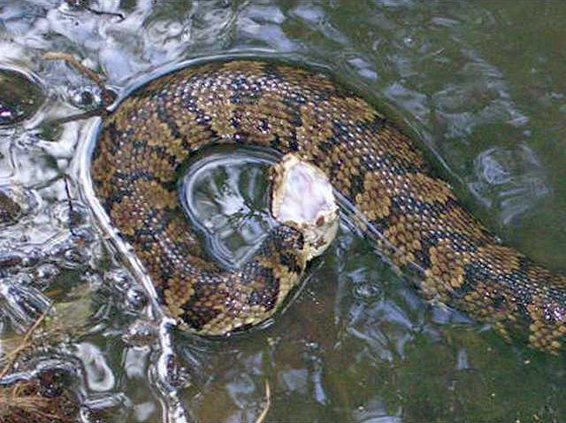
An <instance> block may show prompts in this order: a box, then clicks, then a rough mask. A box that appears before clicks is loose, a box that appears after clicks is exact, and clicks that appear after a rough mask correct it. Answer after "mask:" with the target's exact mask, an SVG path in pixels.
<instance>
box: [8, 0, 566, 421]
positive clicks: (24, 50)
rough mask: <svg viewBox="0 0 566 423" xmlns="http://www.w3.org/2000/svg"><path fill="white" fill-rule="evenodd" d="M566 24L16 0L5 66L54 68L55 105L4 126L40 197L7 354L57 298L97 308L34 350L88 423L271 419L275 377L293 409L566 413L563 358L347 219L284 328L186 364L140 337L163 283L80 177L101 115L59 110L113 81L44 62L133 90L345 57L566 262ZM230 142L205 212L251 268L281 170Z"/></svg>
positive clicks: (423, 5)
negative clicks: (389, 251)
mask: <svg viewBox="0 0 566 423" xmlns="http://www.w3.org/2000/svg"><path fill="white" fill-rule="evenodd" d="M86 6H88V7H89V8H90V9H91V10H88V9H87V8H86ZM95 11H106V12H111V13H112V14H100V13H95ZM565 21H566V4H563V3H562V2H492V1H474V2H457V1H450V2H447V1H429V2H417V1H411V0H381V1H378V0H375V1H361V0H360V1H346V0H343V1H339V0H329V1H322V2H319V1H307V0H301V1H284V0H280V1H275V0H271V1H270V0H265V1H234V2H231V1H222V0H208V1H193V2H191V1H167V2H152V1H149V0H138V1H134V0H130V1H122V2H120V1H111V0H100V1H90V2H88V1H85V2H74V1H60V0H37V1H20V0H2V1H1V2H0V67H1V68H4V69H11V70H17V71H20V72H23V73H24V74H27V75H30V76H32V77H33V78H36V79H37V81H40V83H41V86H42V87H43V89H44V91H45V96H46V97H47V100H46V101H45V103H44V104H43V106H41V107H40V109H39V111H38V112H37V113H36V114H35V115H34V116H31V117H29V118H28V119H27V120H25V121H24V122H22V123H18V124H16V125H11V126H3V127H0V190H2V192H8V193H11V194H10V195H14V196H15V198H16V199H17V200H18V201H19V202H20V203H21V205H22V215H21V216H20V217H19V219H18V220H17V222H15V223H9V224H5V225H2V226H1V227H0V266H1V267H0V303H1V304H2V307H1V311H0V315H1V316H2V319H1V320H0V336H1V337H2V338H3V339H4V340H5V341H4V342H3V343H0V346H2V349H4V346H3V345H4V343H7V341H6V340H8V339H11V338H12V337H13V335H14V334H15V333H22V331H23V330H25V328H26V327H28V326H29V325H30V324H31V323H32V322H33V321H34V319H35V318H37V314H38V310H39V312H41V310H44V309H45V308H46V307H47V305H48V304H50V303H52V304H54V307H55V310H65V306H67V307H71V309H72V311H73V313H74V314H73V315H74V316H75V317H76V320H78V321H79V320H81V319H84V320H86V322H87V323H86V325H84V322H83V324H81V325H80V329H77V330H74V331H73V333H72V334H71V336H68V337H65V338H64V339H63V340H62V342H61V344H57V346H56V347H52V348H50V349H48V350H47V351H45V352H42V351H39V352H38V353H37V354H36V356H35V357H34V360H35V361H34V363H36V365H37V366H42V365H43V366H49V365H58V366H62V365H63V363H64V365H65V366H66V367H65V368H66V369H67V370H69V371H70V372H71V374H72V375H73V376H72V378H71V379H72V387H73V389H74V390H76V391H77V392H78V393H79V394H80V397H81V404H82V412H81V419H83V420H84V421H107V422H110V421H118V420H123V421H139V422H150V421H151V422H153V421H161V420H162V419H163V420H165V419H167V418H169V419H170V420H171V421H179V422H180V421H183V420H184V419H191V418H195V419H196V420H198V421H203V422H207V421H210V422H216V421H225V422H238V421H256V419H258V418H259V416H260V415H261V413H262V411H263V410H264V409H266V407H267V405H266V384H268V385H269V390H270V401H269V406H268V412H267V415H266V421H273V422H276V421H352V422H380V423H381V422H425V421H426V422H429V421H431V422H432V421H462V422H472V421H477V422H487V421H490V422H492V421H493V422H497V421H502V422H503V421H505V422H506V421H521V422H526V421H555V422H560V421H564V420H565V419H566V368H565V366H564V359H563V357H559V358H556V357H551V356H548V355H545V354H542V353H538V352H536V351H532V350H530V349H528V348H526V347H524V346H522V345H517V344H509V343H506V342H504V341H503V340H502V339H501V338H499V337H498V336H497V335H496V334H495V333H494V332H493V331H492V330H491V329H490V328H489V327H487V326H485V325H482V324H479V323H475V322H472V321H470V320H469V319H468V318H467V317H466V316H464V315H462V314H460V313H458V312H455V311H453V310H449V309H446V308H444V307H441V306H437V305H431V304H428V303H426V302H424V301H423V300H422V299H421V298H420V297H419V296H418V293H417V292H416V291H415V290H414V289H413V288H412V286H411V284H410V282H408V281H406V280H405V279H404V278H402V277H400V276H398V275H396V274H395V273H394V272H393V271H392V270H391V269H390V268H389V267H388V266H387V265H386V264H385V263H383V262H382V261H381V260H380V259H379V258H378V257H377V255H376V254H375V253H374V252H373V251H372V249H371V247H370V246H369V244H368V243H367V242H366V241H364V240H363V239H360V238H359V237H358V236H357V234H355V233H352V232H351V231H350V230H349V229H348V228H347V227H346V226H344V227H343V228H342V230H341V232H340V234H339V237H338V239H337V242H336V243H335V244H334V245H333V247H332V248H331V249H330V250H329V251H328V252H327V253H326V254H325V255H324V257H322V258H321V259H320V260H318V261H317V262H316V263H315V265H314V266H313V268H312V270H311V271H310V272H309V275H308V278H307V279H308V280H307V283H306V284H305V286H304V287H303V289H302V290H301V291H300V292H299V293H298V294H297V298H296V300H295V301H294V302H293V304H291V306H290V307H288V308H287V309H286V310H285V312H284V313H282V314H280V315H278V316H277V318H276V319H275V321H274V322H272V323H271V324H270V325H268V327H266V328H262V329H260V330H255V331H252V332H251V333H249V334H246V335H242V336H237V337H233V338H231V339H229V340H224V341H210V340H203V339H197V338H194V337H191V336H188V335H186V334H181V333H174V334H173V337H172V347H173V350H174V353H175V360H173V361H171V362H167V361H166V362H164V361H163V360H164V355H163V354H162V351H161V348H160V347H159V343H158V342H156V343H154V344H151V345H150V346H144V345H140V344H136V343H135V342H131V340H130V339H129V338H128V336H124V333H128V330H129V328H130V326H131V325H132V324H133V323H134V322H135V321H137V320H139V319H140V318H141V319H145V320H151V316H152V313H151V312H148V311H147V306H148V304H149V303H148V301H147V296H146V293H145V291H144V289H143V286H142V285H141V284H140V283H139V281H137V280H136V279H135V278H134V276H133V275H132V273H131V272H130V271H129V270H128V268H127V267H125V266H124V263H123V261H122V260H121V259H120V257H119V256H117V255H116V254H115V249H114V248H113V247H112V244H111V243H109V242H108V241H107V238H108V237H109V234H108V233H107V232H106V231H105V230H104V229H103V228H101V226H100V225H99V224H97V222H96V220H95V219H94V217H93V215H92V212H91V209H90V207H89V205H88V204H87V202H86V201H85V189H84V186H83V184H84V181H82V180H81V178H80V177H79V170H80V167H81V166H84V161H83V159H84V158H82V157H79V156H80V149H79V148H78V146H79V144H81V143H82V142H84V141H85V140H86V139H88V137H89V136H92V135H93V131H94V129H93V126H94V125H96V119H91V120H90V121H76V122H71V123H67V124H64V125H55V124H52V123H50V122H52V121H53V120H54V119H56V118H58V117H63V116H69V115H71V114H74V113H78V112H82V111H86V110H89V109H91V108H92V107H94V106H96V102H97V101H99V97H100V96H99V94H100V93H99V92H98V90H97V88H96V86H95V85H94V84H93V83H92V81H89V80H88V79H87V78H85V77H84V76H82V75H80V74H78V73H77V72H76V71H75V70H73V69H72V68H70V67H69V66H67V65H65V64H63V63H60V62H47V61H44V60H42V55H43V54H44V53H45V52H48V51H59V52H68V53H71V54H73V55H74V56H75V57H77V58H78V59H79V60H80V61H81V62H82V63H83V64H85V65H86V66H88V67H90V68H92V69H94V70H96V71H97V72H99V73H100V74H101V75H103V76H104V78H105V80H106V83H107V84H108V86H109V87H110V88H112V89H114V90H115V91H116V92H117V93H118V94H123V93H126V92H127V91H128V90H130V89H131V88H132V87H133V86H135V85H137V84H140V83H143V82H144V81H147V80H148V78H149V77H150V75H152V74H155V73H161V72H164V71H166V70H168V69H172V68H174V67H176V66H179V65H180V64H183V63H187V62H188V63H190V61H192V60H197V59H198V60H203V59H206V58H210V57H215V56H218V55H228V56H230V55H233V56H236V55H241V54H246V55H254V56H268V57H274V58H284V59H286V60H292V61H295V62H296V63H298V64H304V65H317V66H322V67H325V68H326V69H327V70H328V71H329V72H332V73H333V74H335V75H336V76H337V77H338V78H339V79H340V80H342V81H344V83H346V84H347V85H349V86H350V87H352V88H354V89H356V90H357V91H359V92H360V93H362V94H363V95H364V96H365V97H367V98H368V99H370V100H371V101H372V102H374V103H375V104H376V105H378V106H379V107H380V108H381V109H383V110H384V111H385V112H386V113H387V114H389V115H391V117H392V118H393V119H395V120H397V121H398V122H399V123H400V124H401V125H402V126H403V127H404V128H405V129H406V130H407V131H410V132H411V133H412V134H414V137H415V139H417V140H418V142H419V143H421V145H422V146H423V147H424V148H426V149H427V152H428V153H427V154H428V155H429V156H430V157H431V159H432V160H434V161H435V162H436V166H437V168H438V171H439V172H440V173H442V174H443V175H445V176H446V177H447V178H449V180H450V182H451V184H452V185H453V186H454V188H455V189H456V190H457V191H458V193H459V194H460V196H461V197H462V198H463V199H464V201H465V203H466V204H467V205H468V207H469V208H470V209H472V211H473V212H474V214H476V215H477V216H478V217H479V218H480V219H482V221H483V222H485V224H486V225H488V226H489V227H490V228H491V229H492V230H493V231H494V232H495V233H497V234H498V235H499V236H500V237H501V238H502V239H503V240H505V241H506V242H507V243H509V244H511V245H513V246H515V247H516V248H518V249H519V250H521V251H523V252H524V253H526V254H527V255H529V256H530V257H532V258H533V259H535V260H536V261H538V262H540V263H542V264H545V265H547V266H548V267H550V268H552V269H555V270H557V271H558V270H562V271H565V270H566V252H565V251H566V250H565V249H564V246H565V245H566V225H565V224H564V223H565V222H566V215H565V213H566V207H565V206H566V182H565V181H566V174H565V169H566V166H565V165H566V148H565V147H566V142H565V138H564V137H565V133H566V127H565V124H564V122H566V97H565V96H566V86H565V79H564V73H565V72H566V57H564V56H565V52H566V48H565V45H564V40H566V26H564V22H565ZM215 154H220V156H214V157H212V156H211V157H212V159H210V158H209V159H208V160H209V163H208V167H206V166H205V165H203V166H204V167H203V169H204V170H203V172H202V173H201V174H200V175H201V176H200V179H199V180H198V181H197V182H199V181H200V182H199V184H200V185H198V184H197V185H196V188H197V189H195V190H193V196H194V197H195V198H196V199H197V200H198V201H199V204H200V206H199V207H200V209H198V210H200V214H199V213H196V214H197V215H198V216H200V217H198V216H197V217H198V218H199V219H201V225H202V228H201V229H202V230H203V234H205V236H208V244H209V245H210V248H211V252H212V253H217V254H218V257H217V258H219V259H220V260H226V261H228V262H230V260H235V261H238V259H239V258H241V257H244V256H245V254H246V248H245V247H246V245H253V244H255V243H257V240H258V239H259V238H260V237H261V234H262V233H263V231H264V230H265V229H266V228H267V227H268V226H269V224H270V223H269V217H268V216H266V213H265V208H264V207H265V197H264V195H263V192H264V189H265V183H266V182H265V164H263V160H262V159H260V158H258V157H256V156H254V155H253V154H248V155H247V156H246V157H244V158H243V159H241V160H240V159H237V158H234V159H233V160H232V163H231V165H228V164H227V163H230V159H229V156H222V155H221V154H224V153H223V152H222V151H220V152H216V153H215ZM242 154H244V155H245V154H246V153H242ZM215 157H216V158H218V157H220V158H222V157H223V158H224V159H223V160H221V161H220V162H218V161H217V160H216V159H215ZM205 160H206V159H205ZM215 160H216V161H215ZM242 163H244V165H242ZM197 179H198V178H197ZM66 180H67V183H65V182H66ZM189 195H190V194H189ZM69 196H70V198H71V201H72V208H73V210H72V213H69V210H70V209H69ZM197 197H198V198H197ZM198 210H197V211H198ZM213 212H214V213H218V214H215V215H214V216H213V215H212V213H213ZM215 216H216V217H215ZM71 230H72V231H71ZM207 234H208V235H207ZM223 254H224V255H223ZM26 304H27V305H29V306H27V305H26ZM69 305H70V306H69ZM77 324H79V323H77ZM85 326H86V328H85ZM6 345H7V344H6ZM166 358H167V356H165V359H166Z"/></svg>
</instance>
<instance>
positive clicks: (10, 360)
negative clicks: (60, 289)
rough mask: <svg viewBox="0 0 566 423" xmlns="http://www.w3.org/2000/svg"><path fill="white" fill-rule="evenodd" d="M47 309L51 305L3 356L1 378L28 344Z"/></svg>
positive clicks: (45, 315)
mask: <svg viewBox="0 0 566 423" xmlns="http://www.w3.org/2000/svg"><path fill="white" fill-rule="evenodd" d="M49 311H51V306H49V307H48V308H47V310H45V311H44V312H43V314H42V315H41V316H39V317H38V319H37V320H36V321H35V323H34V324H33V325H31V326H30V327H29V328H28V330H27V331H26V333H25V335H24V338H23V339H22V342H20V344H19V345H18V346H17V347H16V348H15V349H14V350H13V351H10V353H8V354H6V356H5V357H4V360H6V364H5V365H4V368H3V369H2V371H0V379H3V378H4V377H5V376H6V375H7V374H8V372H9V371H10V369H11V368H12V366H13V365H14V363H15V362H16V360H17V359H18V356H19V355H20V353H21V352H22V351H24V350H25V349H26V348H27V347H28V346H29V340H30V338H31V336H32V335H33V333H34V332H35V330H36V329H37V328H38V327H39V325H40V324H41V322H43V320H44V319H45V317H47V315H48V314H49Z"/></svg>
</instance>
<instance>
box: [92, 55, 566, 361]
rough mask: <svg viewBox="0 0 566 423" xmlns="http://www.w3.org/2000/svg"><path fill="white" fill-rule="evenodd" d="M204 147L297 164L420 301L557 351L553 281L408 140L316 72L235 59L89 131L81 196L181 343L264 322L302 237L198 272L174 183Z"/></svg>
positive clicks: (284, 289)
mask: <svg viewBox="0 0 566 423" xmlns="http://www.w3.org/2000/svg"><path fill="white" fill-rule="evenodd" d="M213 144H234V145H237V146H254V147H259V148H265V149H266V150H270V151H274V152H277V153H280V154H288V153H291V154H295V155H297V156H299V157H300V158H301V160H304V161H305V162H308V163H313V164H315V165H316V167H317V168H319V169H320V170H321V171H322V172H323V173H324V174H325V175H326V176H327V178H328V180H329V181H330V183H331V185H332V187H333V189H334V190H335V192H337V193H338V194H339V196H340V197H341V198H342V199H343V200H344V201H345V202H346V203H347V204H349V205H350V206H351V208H352V209H353V210H354V212H355V213H354V217H353V218H352V220H353V222H354V223H353V224H354V225H355V226H356V228H357V229H358V231H359V233H360V234H362V235H363V236H366V237H367V239H368V240H369V242H370V243H372V244H373V245H374V246H375V250H376V251H377V252H379V255H381V256H382V257H383V258H385V259H386V260H387V261H388V262H389V263H391V265H392V266H393V267H394V268H395V269H398V270H399V271H401V272H407V273H408V274H411V275H414V276H415V278H414V279H415V284H416V287H417V289H418V290H419V291H420V293H421V295H422V296H423V298H425V299H426V300H428V301H434V302H438V303H440V304H445V305H446V306H449V307H453V308H455V309H457V310H460V311H462V312H464V313H465V314H467V315H469V316H470V317H472V318H473V319H477V320H478V321H483V322H488V323H490V324H491V325H492V327H493V328H495V330H496V331H497V332H498V333H500V334H501V335H502V336H503V337H504V338H506V339H516V338H520V339H522V340H523V341H522V342H524V343H525V344H528V345H529V346H531V347H534V348H536V349H539V350H543V351H547V352H550V353H553V354H560V353H561V352H563V351H564V345H565V338H566V275H563V274H560V273H552V272H551V271H549V270H548V269H546V268H544V267H542V266H540V265H538V264H536V263H534V262H533V261H531V260H530V259H529V258H527V257H526V256H524V255H523V254H521V253H520V252H518V251H516V249H514V248H511V247H509V246H507V245H504V244H503V243H502V242H501V240H500V239H499V238H497V237H496V236H495V235H494V234H492V233H491V232H490V231H489V230H488V229H486V228H485V227H484V226H483V225H482V224H481V223H480V221H479V220H478V219H476V218H475V217H474V216H473V215H472V214H471V213H469V212H468V211H467V210H466V209H465V207H464V206H463V205H462V202H461V201H460V200H458V198H457V197H456V195H455V194H454V192H453V190H452V188H451V186H450V185H449V183H448V182H446V181H445V180H443V179H441V178H439V177H438V176H436V175H435V173H434V172H433V169H432V165H431V164H430V163H428V162H427V160H426V159H425V155H424V153H423V151H424V147H422V146H419V145H418V143H417V142H416V141H415V140H413V137H412V136H410V135H408V133H407V132H406V131H405V130H403V129H402V127H401V126H400V125H399V124H397V123H396V122H395V121H394V120H393V119H390V118H388V117H386V116H384V115H383V114H382V113H381V112H379V111H378V110H377V109H376V108H375V107H373V106H372V105H371V104H370V102H369V101H367V100H365V99H364V98H363V97H362V96H360V95H358V94H357V93H356V92H355V90H353V89H351V88H349V87H347V86H346V85H345V84H343V83H340V82H338V81H337V79H336V77H335V76H333V75H331V74H330V73H329V72H327V71H325V70H321V69H311V68H308V67H304V66H298V65H296V64H293V63H285V62H277V61H272V60H265V59H258V58H255V59H252V58H240V59H231V60H215V61H210V62H207V63H199V64H192V65H189V66H186V67H184V68H181V69H177V70H174V71H171V72H169V73H167V74H165V75H162V76H159V77H156V78H154V79H153V80H150V81H149V82H147V83H145V84H143V85H141V86H139V87H137V88H135V89H134V90H133V91H132V92H131V93H130V94H129V95H127V96H125V98H123V99H122V100H121V101H120V102H118V104H117V106H116V107H115V108H114V109H113V110H111V111H110V112H109V114H108V116H106V117H105V118H104V119H103V123H102V126H101V129H100V132H99V134H98V136H97V140H96V145H95V147H94V149H93V153H92V156H91V161H90V177H91V180H92V185H93V189H94V192H95V196H96V197H97V199H98V201H99V203H100V205H101V206H102V208H103V209H104V211H105V213H106V214H107V216H108V217H109V220H110V222H111V224H112V225H113V226H114V227H115V228H116V229H117V230H118V231H119V233H120V236H121V238H123V239H124V240H125V241H126V242H127V243H128V244H129V245H131V247H132V249H133V251H134V253H135V255H136V257H137V258H138V260H139V261H140V262H141V264H142V265H143V268H144V269H145V271H146V272H147V274H148V275H149V277H150V279H151V281H152V285H153V287H154V288H155V293H156V294H157V298H158V300H159V304H160V305H161V306H162V308H163V309H164V310H165V312H166V314H167V315H169V316H171V317H172V318H174V319H176V321H178V323H179V326H180V327H181V329H184V330H188V331H190V332H193V333H196V334H199V335H205V336H206V335H210V336H215V335H225V334H228V333H232V332H233V331H237V330H240V329H242V328H247V327H250V326H254V325H257V324H258V323H260V322H262V321H265V320H266V319H267V318H269V317H271V316H272V315H273V313H274V312H275V311H276V310H277V309H279V308H280V307H281V304H283V303H284V301H285V298H286V297H287V294H288V293H289V292H290V291H291V290H293V288H294V287H295V286H296V285H297V283H298V281H299V280H300V278H301V275H302V274H303V272H304V269H305V266H306V261H307V260H306V259H305V249H306V246H305V239H304V236H303V235H302V234H301V233H300V232H298V231H297V230H296V229H294V228H291V227H289V226H286V225H280V226H278V227H276V228H275V229H274V230H272V232H271V233H270V234H269V235H268V236H267V237H266V239H265V240H264V241H263V242H262V243H261V245H260V246H259V247H258V249H257V251H256V253H255V255H254V256H253V257H252V258H251V259H250V260H249V261H248V262H247V263H245V264H244V265H242V266H241V268H239V269H233V270H230V269H222V268H219V266H218V265H217V264H215V263H214V262H213V260H211V259H210V258H209V257H208V256H207V253H206V251H204V248H203V247H202V245H201V242H200V241H199V237H198V234H197V233H196V231H195V230H194V229H193V228H192V227H191V225H190V224H189V221H188V219H187V218H186V215H185V212H184V210H183V207H182V205H181V202H180V200H179V194H178V181H179V178H180V174H181V173H182V172H183V170H184V169H185V168H186V165H187V163H188V161H189V159H190V158H193V157H196V153H197V151H199V150H202V149H203V148H205V147H207V146H210V145H213Z"/></svg>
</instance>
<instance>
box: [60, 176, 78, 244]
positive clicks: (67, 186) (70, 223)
mask: <svg viewBox="0 0 566 423" xmlns="http://www.w3.org/2000/svg"><path fill="white" fill-rule="evenodd" d="M63 180H64V181H65V193H66V194H67V203H68V204H69V231H71V235H73V236H75V235H76V234H75V231H74V230H73V216H74V215H75V209H74V208H73V202H72V201H71V190H70V188H69V178H68V176H67V175H63Z"/></svg>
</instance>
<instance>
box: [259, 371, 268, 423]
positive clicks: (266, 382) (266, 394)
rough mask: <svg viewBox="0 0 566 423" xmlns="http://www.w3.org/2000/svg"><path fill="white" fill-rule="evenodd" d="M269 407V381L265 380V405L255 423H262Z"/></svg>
mask: <svg viewBox="0 0 566 423" xmlns="http://www.w3.org/2000/svg"><path fill="white" fill-rule="evenodd" d="M270 407H271V389H270V388H269V381H268V380H266V381H265V406H264V407H263V410H262V412H261V414H260V415H259V417H258V418H257V420H256V421H255V423H263V421H264V420H265V418H266V417H267V413H268V412H269V408H270Z"/></svg>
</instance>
